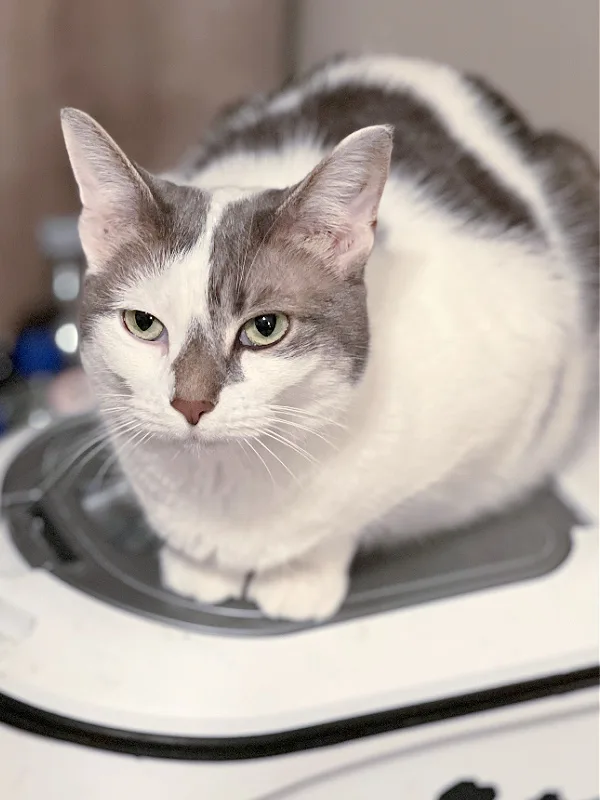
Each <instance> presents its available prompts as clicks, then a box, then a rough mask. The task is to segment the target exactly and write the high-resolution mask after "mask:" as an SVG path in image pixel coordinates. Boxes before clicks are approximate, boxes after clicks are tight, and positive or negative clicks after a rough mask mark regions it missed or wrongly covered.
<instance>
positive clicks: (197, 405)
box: [171, 397, 215, 425]
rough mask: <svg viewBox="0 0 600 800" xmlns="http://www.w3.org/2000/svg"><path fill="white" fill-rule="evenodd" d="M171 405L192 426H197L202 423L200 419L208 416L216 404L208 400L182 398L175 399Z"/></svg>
mask: <svg viewBox="0 0 600 800" xmlns="http://www.w3.org/2000/svg"><path fill="white" fill-rule="evenodd" d="M171 405H172V406H173V408H174V409H175V411H179V413H180V414H183V416H184V417H185V418H186V419H187V421H188V422H189V423H190V425H197V424H198V423H199V422H200V417H201V416H202V415H203V414H208V412H209V411H212V410H213V408H214V407H215V405H214V403H211V402H209V401H208V400H182V399H181V398H180V397H175V398H174V399H173V400H171Z"/></svg>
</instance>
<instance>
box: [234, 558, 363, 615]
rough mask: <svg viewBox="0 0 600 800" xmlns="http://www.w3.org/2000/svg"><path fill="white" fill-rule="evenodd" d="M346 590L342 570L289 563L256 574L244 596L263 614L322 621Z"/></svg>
mask: <svg viewBox="0 0 600 800" xmlns="http://www.w3.org/2000/svg"><path fill="white" fill-rule="evenodd" d="M347 591H348V576H347V574H346V572H343V571H338V570H320V569H318V568H315V567H312V568H311V567H308V566H305V565H295V564H290V565H286V566H284V567H278V568H276V569H271V570H269V571H267V572H262V573H259V574H258V575H256V576H255V577H254V578H253V579H252V580H251V582H250V585H249V587H248V592H247V597H248V599H249V600H252V601H253V602H254V603H256V605H257V606H258V607H259V608H260V610H261V611H262V612H263V614H265V615H266V616H267V617H271V618H273V619H287V620H291V621H294V622H322V621H323V620H326V619H329V618H330V617H332V616H333V615H334V614H335V613H336V611H338V610H339V608H340V606H341V605H342V603H343V602H344V599H345V597H346V593H347Z"/></svg>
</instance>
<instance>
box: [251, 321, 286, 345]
mask: <svg viewBox="0 0 600 800" xmlns="http://www.w3.org/2000/svg"><path fill="white" fill-rule="evenodd" d="M289 327H290V321H289V319H288V318H287V317H286V315H285V314H261V315H260V316H259V317H254V319H250V320H248V322H246V324H245V325H244V326H243V328H242V330H241V331H240V342H241V343H242V344H243V345H244V347H267V345H270V344H275V343H276V342H278V341H279V340H280V339H282V338H283V337H284V336H285V334H286V332H287V329H288V328H289Z"/></svg>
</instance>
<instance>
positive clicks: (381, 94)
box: [193, 82, 543, 239]
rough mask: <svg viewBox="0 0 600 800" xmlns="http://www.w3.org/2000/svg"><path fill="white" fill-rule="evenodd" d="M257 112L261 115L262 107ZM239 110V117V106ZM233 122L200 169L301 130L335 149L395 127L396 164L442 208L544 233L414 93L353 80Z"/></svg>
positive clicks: (493, 226) (218, 133) (495, 225)
mask: <svg viewBox="0 0 600 800" xmlns="http://www.w3.org/2000/svg"><path fill="white" fill-rule="evenodd" d="M498 97H499V95H498ZM263 102H264V101H263ZM496 102H497V103H499V102H500V101H499V100H498V101H496ZM505 105H506V108H509V106H508V104H505ZM249 107H250V108H252V104H250V106H249ZM256 110H257V113H259V114H260V113H261V112H260V106H259V107H257V109H256ZM237 115H238V116H237V120H238V121H239V119H240V117H239V111H238V112H237ZM233 116H234V118H235V117H236V115H235V114H234V115H233ZM230 118H231V117H230ZM515 118H516V117H515ZM227 119H228V118H227V117H226V118H225V120H224V123H223V126H222V127H221V126H219V127H218V128H217V129H216V130H215V131H214V133H213V135H211V136H209V138H208V139H207V141H206V144H205V146H204V147H203V149H202V151H201V153H200V154H199V156H198V158H197V159H196V161H195V163H194V165H193V167H194V169H195V170H202V169H203V168H204V167H206V166H208V165H209V164H210V163H211V162H213V161H215V160H216V159H218V158H220V157H222V156H224V155H226V154H228V153H230V152H255V151H264V150H277V149H279V148H281V147H283V146H285V145H286V144H287V143H289V142H290V141H294V140H297V139H298V136H299V134H300V135H301V134H304V133H305V134H306V135H307V136H312V137H313V138H314V139H315V141H318V142H322V143H323V145H324V146H325V147H326V148H333V147H334V146H335V145H336V144H338V143H339V142H340V141H341V140H342V139H343V138H344V137H345V136H348V135H349V134H350V133H353V132H354V131H356V130H358V129H359V128H363V127H366V126H369V125H374V124H380V123H381V124H391V125H393V126H394V151H393V154H392V166H393V168H394V169H395V170H396V172H400V173H404V174H405V175H406V176H407V177H408V178H410V179H411V180H412V181H413V182H414V181H415V180H416V181H417V182H418V183H419V184H422V185H423V186H425V187H426V188H427V191H428V192H429V194H430V195H431V196H432V198H433V199H434V200H436V201H437V202H439V204H440V205H441V206H442V207H444V208H446V209H447V210H448V211H450V212H454V213H456V214H458V215H460V217H461V218H463V219H464V220H465V221H466V222H471V223H475V224H478V225H480V226H485V228H486V230H490V232H492V233H502V232H506V231H512V230H518V231H519V232H521V233H523V232H525V233H526V234H528V235H530V236H531V235H535V236H536V237H537V238H540V239H541V238H543V234H542V231H541V230H540V228H539V226H538V224H537V221H536V218H535V214H534V212H533V211H532V210H531V209H530V208H529V206H528V204H527V203H526V201H525V200H523V198H521V197H519V196H518V195H516V194H515V193H514V192H513V191H512V190H511V189H510V188H509V187H508V186H506V185H505V184H503V183H502V181H501V180H500V179H499V178H498V177H497V176H495V175H494V174H493V173H492V172H490V171H489V170H488V169H486V167H485V165H484V164H482V163H481V162H480V161H479V160H478V159H477V157H476V156H475V155H473V154H472V153H470V152H469V151H467V150H466V149H465V148H463V147H462V145H461V144H460V142H458V141H457V140H456V139H454V138H453V137H452V135H451V134H450V133H449V131H448V130H447V128H446V127H445V126H444V124H443V122H442V121H441V119H440V118H439V116H438V115H437V114H436V112H435V111H434V110H433V109H432V108H430V107H429V106H428V105H426V104H425V103H424V102H423V101H421V100H420V99H419V98H418V97H416V96H415V95H414V94H412V93H410V92H407V91H400V90H393V89H389V88H385V89H384V88H381V87H376V86H365V85H362V84H360V83H357V82H355V83H352V82H349V83H345V84H342V85H339V86H336V87H334V88H323V89H321V90H317V91H315V92H314V93H312V94H310V95H308V96H307V97H305V98H304V99H303V100H302V101H301V102H300V103H299V105H298V106H297V107H295V108H292V109H289V110H286V111H285V112H282V113H279V114H267V115H263V116H261V117H260V118H259V119H255V120H251V119H248V121H247V122H245V123H242V124H237V123H236V125H235V126H231V125H230V126H229V127H228V123H227ZM242 119H243V118H242ZM519 131H520V134H519V135H520V136H521V137H522V138H523V139H526V138H527V136H528V133H527V132H528V128H527V126H526V124H525V123H524V121H523V120H520V123H519Z"/></svg>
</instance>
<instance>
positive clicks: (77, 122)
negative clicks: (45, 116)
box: [60, 108, 155, 272]
mask: <svg viewBox="0 0 600 800" xmlns="http://www.w3.org/2000/svg"><path fill="white" fill-rule="evenodd" d="M60 116H61V123H62V130H63V136H64V139H65V144H66V147H67V152H68V155H69V160H70V162H71V167H72V169H73V174H74V176H75V180H76V181H77V185H78V187H79V196H80V198H81V204H82V211H81V216H80V219H79V235H80V238H81V243H82V247H83V250H84V252H85V255H86V259H87V262H88V269H89V270H90V271H93V272H95V271H97V270H99V269H102V267H103V266H104V265H105V264H106V263H107V261H109V260H110V259H111V257H112V256H113V255H114V254H115V253H116V252H117V251H118V250H119V249H120V248H121V247H123V245H126V244H128V243H129V242H131V241H133V240H135V239H136V238H137V237H138V236H139V230H140V224H141V222H142V218H143V216H144V214H147V212H148V210H149V209H150V208H152V207H154V205H155V201H154V198H153V196H152V193H151V191H150V189H149V187H148V185H147V184H146V183H145V181H144V179H143V178H142V176H141V174H140V172H139V171H138V170H137V169H136V167H135V166H134V164H133V163H132V162H131V161H130V160H129V159H128V158H127V156H126V155H125V153H123V151H122V150H121V149H120V148H119V147H118V145H117V144H116V143H115V142H114V141H113V140H112V139H111V137H110V136H109V135H108V134H107V133H106V131H105V130H104V129H103V128H102V127H101V126H100V125H98V123H97V122H96V121H95V120H94V119H92V117H90V116H89V115H88V114H85V113H84V112H83V111H78V110H77V109H74V108H64V109H63V110H62V111H61V115H60Z"/></svg>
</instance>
